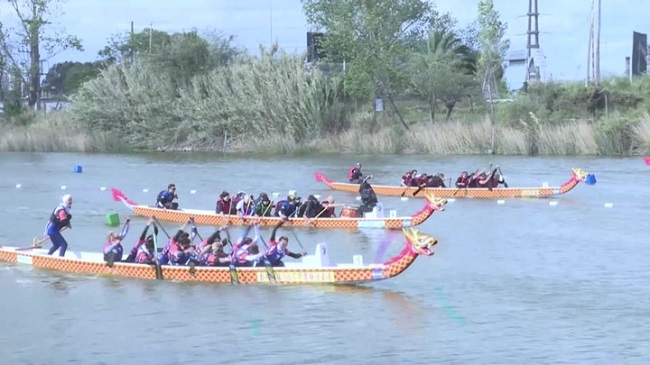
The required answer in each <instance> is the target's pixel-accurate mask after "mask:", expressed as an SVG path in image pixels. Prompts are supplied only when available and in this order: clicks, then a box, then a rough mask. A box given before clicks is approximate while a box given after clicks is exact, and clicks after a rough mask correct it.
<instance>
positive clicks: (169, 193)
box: [156, 184, 178, 210]
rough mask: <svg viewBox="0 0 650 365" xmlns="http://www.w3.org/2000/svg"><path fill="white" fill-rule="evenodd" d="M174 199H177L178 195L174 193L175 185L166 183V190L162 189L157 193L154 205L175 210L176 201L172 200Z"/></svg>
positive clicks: (176, 206)
mask: <svg viewBox="0 0 650 365" xmlns="http://www.w3.org/2000/svg"><path fill="white" fill-rule="evenodd" d="M174 199H178V195H176V185H175V184H169V185H167V190H162V191H161V192H160V193H158V196H157V198H156V207H158V208H163V209H172V210H177V209H178V203H176V202H174Z"/></svg>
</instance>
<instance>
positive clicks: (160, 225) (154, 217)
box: [152, 215, 172, 239]
mask: <svg viewBox="0 0 650 365" xmlns="http://www.w3.org/2000/svg"><path fill="white" fill-rule="evenodd" d="M152 217H153V220H155V221H156V223H158V226H159V227H160V229H162V231H163V232H164V233H165V236H167V238H168V239H170V238H172V237H171V236H170V235H169V233H167V230H165V227H163V225H162V224H160V221H159V220H158V218H156V216H155V215H154V216H152Z"/></svg>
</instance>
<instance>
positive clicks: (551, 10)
mask: <svg viewBox="0 0 650 365" xmlns="http://www.w3.org/2000/svg"><path fill="white" fill-rule="evenodd" d="M538 2H539V12H540V13H541V15H540V18H539V28H540V29H539V30H540V32H541V34H540V46H541V48H542V51H543V52H544V54H545V55H546V67H545V69H546V72H545V76H546V78H552V79H555V80H581V79H582V80H584V78H585V77H586V73H587V58H588V42H589V27H590V19H591V3H592V1H591V0H538ZM494 3H495V8H496V10H497V11H499V12H500V14H501V20H502V21H504V22H506V23H507V24H508V32H507V35H506V36H507V38H509V39H510V41H511V50H524V49H525V46H526V36H525V33H526V31H527V21H528V20H527V17H526V13H527V12H528V1H525V0H494ZM644 3H647V2H642V1H641V0H617V1H612V0H602V17H601V24H602V26H601V75H602V76H603V77H606V76H610V75H622V74H623V72H624V70H625V57H626V56H630V55H631V53H632V32H633V31H637V32H641V33H646V32H647V31H649V30H650V29H648V27H647V25H644V24H647V18H646V19H644V18H645V16H644V13H645V12H644V11H642V9H644V6H643V5H644ZM433 4H435V6H436V7H437V9H438V10H440V11H442V12H450V13H451V14H452V16H454V17H455V18H457V19H458V21H459V23H460V24H461V25H464V24H468V23H470V22H472V21H473V20H475V19H476V17H477V0H437V1H434V2H433ZM59 8H60V9H61V11H62V13H63V14H62V15H60V16H57V17H56V18H50V19H48V20H50V21H51V22H52V23H53V24H52V25H51V26H52V27H54V29H58V30H61V29H65V30H66V31H67V32H68V33H69V34H73V35H76V36H78V37H79V38H81V39H82V41H83V45H84V48H85V51H84V52H77V51H64V52H61V53H59V54H57V55H55V56H54V57H52V58H50V59H49V60H48V62H46V63H45V65H44V66H45V68H48V67H50V66H52V65H54V64H55V63H57V62H63V61H81V62H85V61H94V60H96V59H98V56H97V52H98V51H99V50H100V49H102V48H103V47H104V46H105V45H106V44H107V40H108V39H109V38H110V36H111V35H113V34H115V33H122V32H128V31H129V30H130V27H131V21H133V22H134V30H135V31H136V32H139V31H140V30H142V29H143V28H146V27H149V26H152V27H153V28H154V29H158V30H162V31H166V32H175V31H184V30H185V31H188V30H191V29H193V28H196V29H197V30H199V31H203V30H218V31H221V32H222V33H224V34H226V35H231V34H232V35H234V36H235V37H236V38H235V42H236V43H237V44H238V45H241V46H244V47H246V48H247V49H248V50H249V51H251V52H257V50H258V48H259V45H260V44H262V45H265V46H268V45H269V44H271V42H272V41H277V42H278V44H279V45H280V47H281V48H283V49H285V50H286V51H289V52H304V51H305V49H306V32H307V31H309V30H312V29H311V28H310V27H309V26H308V25H307V21H306V19H305V16H304V14H303V11H302V5H301V2H300V0H241V1H235V0H182V1H178V0H131V1H125V0H113V1H107V0H64V1H63V2H62V3H61V4H60V5H59ZM644 20H645V21H644ZM0 21H2V22H3V23H4V27H5V29H6V28H8V27H11V26H12V25H14V26H15V24H16V16H15V13H14V12H13V9H11V8H10V7H9V5H8V4H7V2H5V1H3V2H2V3H1V4H0Z"/></svg>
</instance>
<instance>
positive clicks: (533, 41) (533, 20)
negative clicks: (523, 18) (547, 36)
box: [526, 0, 540, 81]
mask: <svg viewBox="0 0 650 365" xmlns="http://www.w3.org/2000/svg"><path fill="white" fill-rule="evenodd" d="M526 34H527V35H528V42H527V43H526V49H527V50H528V55H527V56H528V57H527V60H526V81H531V80H540V74H539V66H536V65H535V62H534V57H533V55H532V51H531V50H532V49H539V11H538V8H537V0H528V32H526Z"/></svg>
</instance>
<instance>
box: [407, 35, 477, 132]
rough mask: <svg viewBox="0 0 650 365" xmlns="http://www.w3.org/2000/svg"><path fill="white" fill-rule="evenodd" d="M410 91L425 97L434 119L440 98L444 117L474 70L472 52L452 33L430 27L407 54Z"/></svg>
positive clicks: (461, 94) (463, 89) (465, 86)
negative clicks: (409, 71) (443, 106)
mask: <svg viewBox="0 0 650 365" xmlns="http://www.w3.org/2000/svg"><path fill="white" fill-rule="evenodd" d="M410 66H411V70H412V78H411V92H413V93H414V94H416V95H418V96H420V97H422V98H425V99H426V100H427V102H428V104H429V110H430V113H431V121H432V122H435V110H436V105H437V101H438V100H439V99H440V100H444V102H445V106H446V107H447V118H449V116H450V115H451V112H452V110H453V108H454V106H455V104H456V102H457V101H458V100H459V99H460V98H461V97H462V96H463V95H464V94H466V92H465V91H466V90H467V88H468V85H469V82H471V81H472V80H473V75H474V72H475V70H476V53H475V52H473V51H472V50H471V49H470V48H469V47H467V46H466V45H464V44H463V42H462V41H461V39H460V38H458V37H457V36H456V34H455V33H453V32H450V31H443V30H432V31H430V32H429V35H428V37H427V38H426V39H424V40H423V42H422V43H421V46H420V47H418V48H417V49H416V51H415V52H414V53H413V54H412V55H411V59H410Z"/></svg>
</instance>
